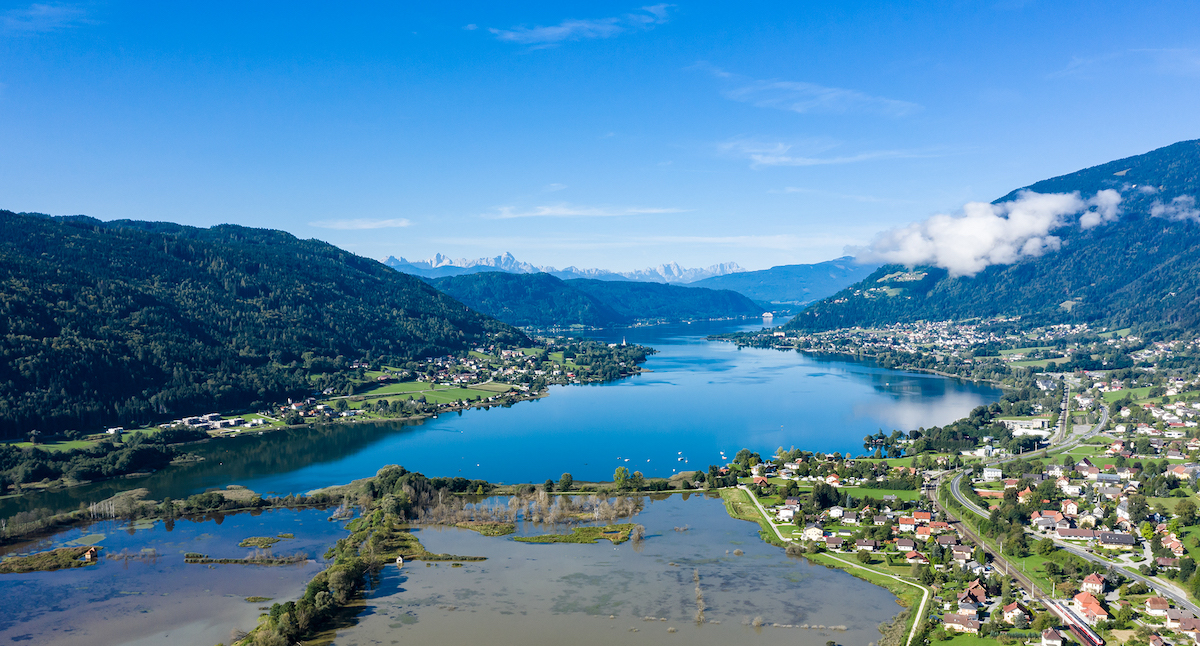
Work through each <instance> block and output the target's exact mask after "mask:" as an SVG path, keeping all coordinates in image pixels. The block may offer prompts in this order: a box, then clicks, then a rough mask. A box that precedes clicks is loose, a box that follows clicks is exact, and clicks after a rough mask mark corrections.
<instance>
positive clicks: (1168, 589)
mask: <svg viewBox="0 0 1200 646" xmlns="http://www.w3.org/2000/svg"><path fill="white" fill-rule="evenodd" d="M1101 410H1102V413H1101V416H1100V421H1098V422H1097V423H1096V425H1095V426H1093V427H1092V428H1091V429H1090V430H1088V431H1087V432H1085V433H1082V434H1080V435H1078V436H1076V437H1074V438H1073V439H1071V440H1070V441H1069V442H1066V443H1065V444H1060V445H1058V446H1057V447H1054V448H1057V449H1064V450H1068V451H1069V450H1070V449H1072V448H1074V447H1075V446H1077V445H1078V444H1079V443H1080V442H1082V441H1084V440H1086V439H1087V438H1089V437H1092V436H1094V435H1096V434H1097V433H1099V432H1100V429H1102V428H1104V426H1105V424H1107V423H1108V407H1107V406H1101ZM1066 419H1067V415H1066V414H1064V415H1062V416H1061V418H1060V420H1066ZM1060 423H1061V424H1062V425H1063V428H1062V430H1061V431H1060V432H1059V433H1058V435H1059V437H1060V438H1061V437H1062V435H1063V434H1064V433H1065V429H1066V425H1067V422H1066V421H1061V422H1060ZM1042 451H1049V448H1047V449H1042ZM1033 455H1036V452H1035V453H1031V454H1028V456H1025V455H1018V456H1012V457H1009V458H1005V459H1002V460H996V461H993V462H990V463H987V466H993V465H997V464H1003V463H1005V462H1009V461H1011V460H1015V459H1016V458H1018V457H1029V456H1033ZM966 473H967V472H966V471H959V472H958V473H957V474H955V475H954V478H953V479H951V481H950V493H951V494H952V495H953V496H954V499H955V500H957V501H958V503H959V504H961V505H962V506H963V507H964V508H965V509H967V510H968V511H970V512H971V513H973V514H976V515H978V516H981V517H983V518H987V517H988V513H987V512H986V511H985V510H984V509H982V508H980V507H979V506H978V505H976V504H975V503H974V502H972V501H971V500H970V499H968V498H967V497H966V496H965V495H963V493H962V491H960V490H959V485H960V484H961V482H962V479H963V476H965V475H966ZM934 491H935V492H936V488H935V490H934ZM932 498H933V501H934V503H935V504H938V503H937V495H936V493H935V494H934V495H933V496H932ZM938 507H939V508H941V505H940V504H938ZM942 511H943V512H945V513H946V514H947V515H949V512H948V510H946V509H944V508H943V509H942ZM960 526H961V527H962V529H963V531H964V533H966V534H968V535H970V537H971V538H972V540H975V541H976V542H977V543H978V544H980V545H984V549H985V550H988V548H987V546H986V544H985V543H984V542H983V541H981V540H979V537H978V536H974V533H973V532H971V531H970V530H969V529H968V528H967V527H966V525H965V524H960ZM1035 535H1036V534H1035ZM1050 538H1051V539H1052V540H1054V543H1055V544H1056V545H1058V546H1059V547H1061V548H1062V549H1064V550H1066V551H1068V552H1070V553H1072V554H1074V555H1076V556H1078V557H1080V558H1083V559H1087V560H1089V561H1092V562H1093V563H1099V564H1101V565H1104V566H1106V567H1107V566H1114V565H1116V566H1117V567H1120V566H1119V564H1115V563H1113V562H1112V561H1108V560H1106V559H1103V558H1100V557H1099V556H1096V555H1095V554H1092V553H1090V552H1088V551H1087V550H1085V549H1082V548H1080V547H1079V546H1077V545H1072V544H1070V543H1067V542H1064V541H1061V540H1059V539H1057V538H1055V537H1053V536H1051V537H1050ZM988 551H989V552H990V551H991V550H988ZM993 557H994V558H995V559H996V562H997V563H999V564H1001V565H1002V566H1003V567H1004V568H1005V570H1006V571H1008V572H1009V573H1010V574H1012V575H1013V576H1015V577H1016V578H1017V579H1018V580H1020V581H1021V583H1022V585H1024V586H1025V587H1026V589H1028V590H1030V593H1031V594H1034V595H1035V596H1036V595H1037V594H1038V593H1040V591H1039V590H1038V589H1037V587H1036V586H1034V585H1033V581H1032V580H1030V579H1028V577H1025V576H1023V575H1019V572H1015V571H1013V570H1012V568H1011V567H1009V564H1008V562H1007V561H1006V560H1004V558H1003V557H1002V556H1001V555H999V554H993ZM1120 571H1121V574H1122V575H1124V576H1126V577H1129V578H1131V579H1133V580H1135V581H1138V582H1140V583H1142V584H1143V585H1145V586H1146V587H1148V588H1150V589H1152V590H1155V591H1157V592H1158V593H1159V594H1160V595H1162V596H1164V597H1167V598H1169V599H1171V600H1172V601H1174V602H1175V603H1176V605H1178V606H1179V607H1180V608H1186V609H1187V610H1190V611H1191V612H1192V613H1193V614H1195V615H1197V616H1200V606H1197V605H1196V604H1194V603H1192V602H1191V600H1190V599H1188V596H1187V593H1186V592H1184V591H1183V590H1180V589H1179V588H1176V587H1175V586H1172V585H1169V584H1166V583H1164V582H1162V581H1157V580H1154V579H1150V578H1149V577H1146V576H1143V575H1142V574H1141V573H1140V572H1137V571H1136V570H1132V569H1130V568H1126V567H1120Z"/></svg>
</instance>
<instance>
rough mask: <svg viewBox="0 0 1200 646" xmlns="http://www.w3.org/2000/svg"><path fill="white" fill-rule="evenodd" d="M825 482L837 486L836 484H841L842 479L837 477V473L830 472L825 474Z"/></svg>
mask: <svg viewBox="0 0 1200 646" xmlns="http://www.w3.org/2000/svg"><path fill="white" fill-rule="evenodd" d="M825 484H828V485H833V486H835V487H838V486H841V484H842V479H841V478H839V477H838V474H836V473H831V474H829V475H827V476H825Z"/></svg>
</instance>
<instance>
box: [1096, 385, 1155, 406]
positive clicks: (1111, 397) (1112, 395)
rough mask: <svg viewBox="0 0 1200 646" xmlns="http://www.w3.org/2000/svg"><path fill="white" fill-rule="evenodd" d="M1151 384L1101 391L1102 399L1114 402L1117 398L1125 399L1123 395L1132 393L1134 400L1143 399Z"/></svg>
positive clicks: (1148, 392) (1146, 395)
mask: <svg viewBox="0 0 1200 646" xmlns="http://www.w3.org/2000/svg"><path fill="white" fill-rule="evenodd" d="M1152 387H1153V386H1143V387H1141V388H1126V389H1125V390H1114V391H1112V392H1107V393H1103V394H1104V401H1106V402H1115V401H1117V400H1118V399H1125V395H1129V394H1131V393H1132V395H1133V399H1134V401H1137V400H1139V399H1145V398H1146V397H1148V396H1149V395H1150V389H1151V388H1152Z"/></svg>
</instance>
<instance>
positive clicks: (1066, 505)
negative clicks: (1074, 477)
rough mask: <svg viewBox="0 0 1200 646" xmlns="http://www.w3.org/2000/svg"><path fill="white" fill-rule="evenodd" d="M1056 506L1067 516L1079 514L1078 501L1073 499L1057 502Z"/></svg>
mask: <svg viewBox="0 0 1200 646" xmlns="http://www.w3.org/2000/svg"><path fill="white" fill-rule="evenodd" d="M1058 507H1059V509H1061V510H1062V513H1064V514H1066V515H1068V516H1078V515H1079V503H1077V502H1075V501H1074V500H1071V499H1070V498H1068V499H1066V500H1064V501H1062V502H1061V503H1059V506H1058Z"/></svg>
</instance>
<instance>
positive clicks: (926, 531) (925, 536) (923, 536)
mask: <svg viewBox="0 0 1200 646" xmlns="http://www.w3.org/2000/svg"><path fill="white" fill-rule="evenodd" d="M916 533H917V539H918V540H922V541H927V540H929V537H930V536H932V535H933V530H932V529H931V528H929V527H925V526H921V527H918V528H917V532H916Z"/></svg>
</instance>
